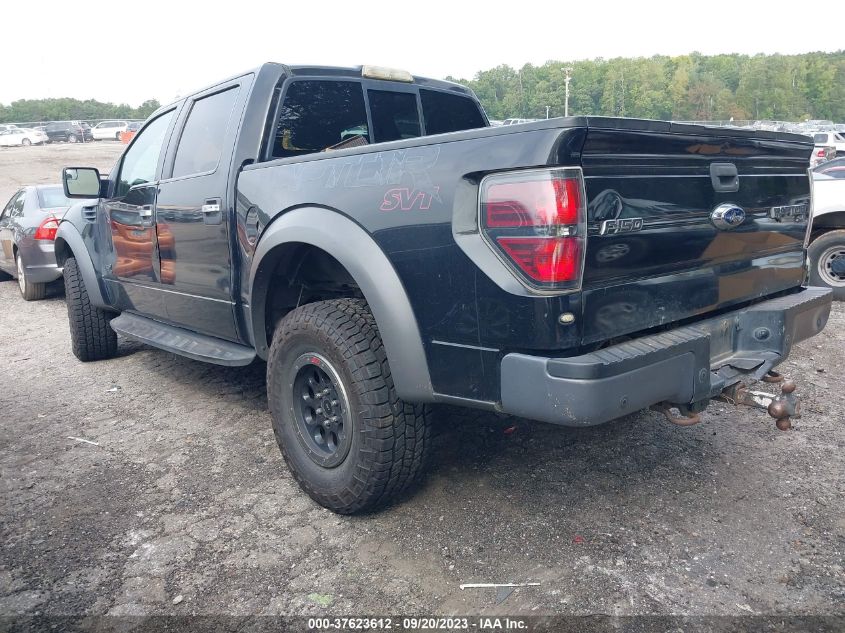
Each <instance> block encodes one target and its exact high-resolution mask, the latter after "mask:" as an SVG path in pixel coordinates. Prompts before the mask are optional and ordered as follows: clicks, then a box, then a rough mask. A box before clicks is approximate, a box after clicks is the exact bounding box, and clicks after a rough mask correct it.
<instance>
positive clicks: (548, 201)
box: [485, 178, 581, 228]
mask: <svg viewBox="0 0 845 633" xmlns="http://www.w3.org/2000/svg"><path fill="white" fill-rule="evenodd" d="M486 196H487V197H486V203H485V210H486V213H487V226H488V227H490V228H503V227H517V226H546V225H551V224H577V223H578V208H579V207H580V204H581V203H580V197H581V183H580V182H579V181H578V180H576V179H574V178H566V179H555V180H535V181H529V182H503V183H500V184H491V185H490V186H489V187H488V188H487V192H486Z"/></svg>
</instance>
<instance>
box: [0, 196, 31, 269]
mask: <svg viewBox="0 0 845 633" xmlns="http://www.w3.org/2000/svg"><path fill="white" fill-rule="evenodd" d="M25 199H26V190H25V189H21V190H20V191H18V192H17V193H16V194H15V195H13V196H12V198H11V200H9V202H8V203H7V204H6V206H5V207H4V208H3V211H2V213H0V268H2V269H4V270H5V271H6V272H12V271H16V267H15V255H14V246H15V230H14V219H15V215H16V214H19V213H21V212H22V211H23V205H24V201H25ZM15 274H17V273H15Z"/></svg>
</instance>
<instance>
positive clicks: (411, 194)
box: [379, 187, 440, 211]
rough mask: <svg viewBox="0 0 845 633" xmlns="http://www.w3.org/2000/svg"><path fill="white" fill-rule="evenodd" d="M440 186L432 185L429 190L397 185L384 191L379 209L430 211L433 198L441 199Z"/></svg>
mask: <svg viewBox="0 0 845 633" xmlns="http://www.w3.org/2000/svg"><path fill="white" fill-rule="evenodd" d="M439 193H440V187H432V188H431V189H430V190H429V191H423V190H421V189H410V188H408V187H395V188H394V189H388V190H387V191H386V192H385V193H384V200H382V203H381V206H380V207H379V209H380V210H381V211H396V210H397V209H401V210H402V211H415V210H416V211H428V210H429V209H430V208H431V201H432V199H436V200H438V201H439V200H440V195H439Z"/></svg>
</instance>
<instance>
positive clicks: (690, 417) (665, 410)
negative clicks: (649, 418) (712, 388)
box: [651, 403, 701, 426]
mask: <svg viewBox="0 0 845 633" xmlns="http://www.w3.org/2000/svg"><path fill="white" fill-rule="evenodd" d="M671 409H672V407H671V406H669V405H667V404H664V403H661V404H655V405H653V406H652V407H651V410H652V411H657V412H658V413H662V414H663V415H665V416H666V419H667V420H669V422H671V423H672V424H677V425H678V426H692V425H693V424H698V423H699V422H701V416H700V415H699V414H698V413H697V412H694V411H687V412H684V411H681V410H680V409H678V411H679V412H680V414H681V415H680V416H675V415H672V411H671Z"/></svg>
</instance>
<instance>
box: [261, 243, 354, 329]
mask: <svg viewBox="0 0 845 633" xmlns="http://www.w3.org/2000/svg"><path fill="white" fill-rule="evenodd" d="M268 257H272V262H273V263H272V264H271V265H272V266H273V273H272V275H271V277H270V280H269V283H268V286H267V299H266V301H265V304H264V306H265V311H266V313H265V319H264V326H265V328H266V334H267V340H268V341H271V340H273V332H274V331H275V329H276V326H277V325H278V324H279V321H281V320H282V319H283V318H284V317H285V315H286V314H287V313H288V312H290V311H291V310H294V309H296V308H298V307H299V306H302V305H305V304H307V303H314V302H315V301H325V300H328V299H339V298H344V297H345V298H358V299H363V298H364V295H363V294H362V293H361V289H360V288H359V287H358V284H357V283H356V281H355V280H354V279H353V278H352V275H350V274H349V271H347V270H346V268H344V266H343V264H341V263H340V262H339V261H338V260H337V259H335V258H334V257H333V256H332V255H331V254H329V253H328V252H326V251H324V250H323V249H321V248H318V247H316V246H313V245H311V244H303V243H298V242H297V243H289V244H284V245H281V246H279V247H277V248H276V249H274V250H273V251H271V252H270V253H268Z"/></svg>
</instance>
